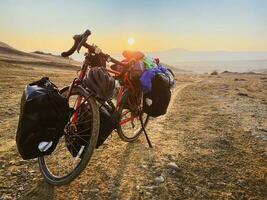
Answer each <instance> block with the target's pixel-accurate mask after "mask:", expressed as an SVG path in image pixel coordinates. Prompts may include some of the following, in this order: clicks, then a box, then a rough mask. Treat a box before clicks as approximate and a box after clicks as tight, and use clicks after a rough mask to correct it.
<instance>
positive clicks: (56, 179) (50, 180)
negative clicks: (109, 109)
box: [38, 87, 100, 185]
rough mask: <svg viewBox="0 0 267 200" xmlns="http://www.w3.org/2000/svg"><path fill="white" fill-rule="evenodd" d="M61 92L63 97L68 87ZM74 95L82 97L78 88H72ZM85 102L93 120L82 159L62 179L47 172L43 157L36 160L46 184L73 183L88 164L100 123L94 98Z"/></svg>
mask: <svg viewBox="0 0 267 200" xmlns="http://www.w3.org/2000/svg"><path fill="white" fill-rule="evenodd" d="M61 92H62V93H63V95H64V93H66V92H68V87H67V88H64V89H63V90H61ZM74 94H76V95H81V96H84V95H82V94H81V92H79V89H78V88H73V92H72V94H71V95H74ZM85 98H86V97H85ZM87 102H88V104H89V106H90V109H91V112H92V116H93V117H92V119H93V121H92V131H91V137H90V141H89V145H87V146H86V148H85V151H84V152H83V154H84V155H83V156H82V159H81V161H80V162H79V164H78V165H77V167H76V168H75V169H74V170H73V171H72V172H71V173H70V174H68V175H66V176H64V177H58V176H55V175H53V174H52V173H51V172H50V171H49V169H48V167H47V165H46V162H45V158H44V156H42V157H39V158H38V164H39V168H40V172H41V174H42V176H43V177H44V179H45V180H46V181H47V182H48V183H50V184H52V185H65V184H68V183H70V182H71V181H73V180H74V179H75V178H76V177H78V176H79V175H80V173H81V172H82V171H83V170H84V169H85V167H86V166H87V164H88V162H89V160H90V158H91V156H92V154H93V151H94V149H95V146H96V143H97V139H98V134H99V123H100V119H99V109H98V105H97V103H96V100H95V98H94V97H89V99H88V100H87ZM63 137H64V136H63Z"/></svg>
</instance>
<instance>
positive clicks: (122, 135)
mask: <svg viewBox="0 0 267 200" xmlns="http://www.w3.org/2000/svg"><path fill="white" fill-rule="evenodd" d="M129 94H130V92H129V90H125V92H124V93H123V95H122V98H121V101H120V105H119V109H118V112H119V115H120V120H121V116H122V115H121V114H122V111H123V109H124V107H125V103H126V102H127V100H128V97H129ZM143 114H145V113H143ZM145 115H146V114H145ZM138 119H139V118H138ZM148 122H149V115H146V117H145V120H144V127H146V126H147V124H148ZM122 129H123V128H122V126H121V125H118V127H117V132H118V135H119V137H120V138H121V140H123V141H124V142H134V141H136V140H137V139H138V138H139V136H140V135H141V133H142V132H143V129H142V127H140V128H139V129H138V130H137V131H136V132H135V133H134V135H133V136H131V137H129V136H127V135H126V134H125V133H124V131H123V130H122Z"/></svg>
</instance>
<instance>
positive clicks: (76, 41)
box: [61, 30, 91, 57]
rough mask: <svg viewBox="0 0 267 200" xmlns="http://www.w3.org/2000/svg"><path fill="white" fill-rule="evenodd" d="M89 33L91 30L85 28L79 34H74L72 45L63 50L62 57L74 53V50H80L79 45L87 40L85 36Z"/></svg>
mask: <svg viewBox="0 0 267 200" xmlns="http://www.w3.org/2000/svg"><path fill="white" fill-rule="evenodd" d="M90 35H91V31H89V30H86V31H85V32H84V33H83V34H81V35H74V36H73V39H74V44H73V46H72V47H71V48H70V49H69V50H68V51H65V52H62V53H61V56H62V57H68V56H70V55H71V54H73V53H74V51H75V50H78V51H79V50H80V48H81V46H82V45H83V43H84V42H85V41H86V40H87V38H88V37H89V36H90Z"/></svg>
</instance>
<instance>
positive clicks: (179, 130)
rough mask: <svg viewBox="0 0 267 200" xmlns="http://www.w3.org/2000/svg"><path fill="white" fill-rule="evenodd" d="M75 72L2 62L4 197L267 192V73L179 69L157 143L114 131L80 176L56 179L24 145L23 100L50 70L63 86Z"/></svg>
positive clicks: (155, 134) (0, 190)
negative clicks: (24, 153)
mask: <svg viewBox="0 0 267 200" xmlns="http://www.w3.org/2000/svg"><path fill="white" fill-rule="evenodd" d="M74 74H75V72H74V71H70V70H56V69H53V70H52V69H50V70H46V69H41V68H38V69H37V68H18V67H16V66H11V67H10V66H5V65H4V64H0V80H1V82H0V92H1V105H0V106H1V107H0V109H1V110H0V111H1V112H0V123H1V128H0V199H65V200H66V199H80V200H83V199H84V200H87V199H131V200H134V199H155V200H157V199H255V200H256V199H266V197H267V160H266V159H267V118H266V116H267V75H257V74H256V75H255V74H232V73H227V74H220V75H218V76H209V75H179V76H177V85H176V88H175V90H174V91H173V95H172V101H171V104H170V107H169V110H168V113H167V114H166V115H165V116H162V117H159V118H156V119H153V120H151V121H150V123H149V125H148V128H147V132H148V134H149V136H150V139H151V141H152V144H153V148H152V149H151V148H149V147H148V144H147V143H146V140H145V137H144V136H143V135H142V136H141V137H140V139H139V140H138V141H136V142H134V143H125V142H122V141H121V140H120V139H119V138H118V136H117V134H116V133H115V132H114V133H113V134H112V136H111V137H109V138H108V140H107V141H106V142H105V143H104V145H103V146H102V147H100V148H99V149H97V150H95V152H94V155H93V157H92V159H91V161H90V163H89V164H88V167H87V168H86V169H85V171H84V172H83V173H82V174H81V175H80V176H79V177H78V178H77V179H76V180H74V181H73V182H72V183H70V184H69V185H66V186H60V187H53V186H51V185H48V184H47V183H46V182H45V181H43V179H42V177H41V175H40V172H39V170H38V165H37V162H36V160H31V161H23V160H22V159H21V158H20V157H19V155H18V153H17V151H16V147H15V140H14V138H15V132H16V126H17V121H18V114H19V101H20V100H19V99H20V95H21V93H22V90H23V88H24V85H25V84H26V83H28V82H29V81H31V80H34V79H35V80H36V79H38V78H39V77H40V76H42V75H46V76H50V77H51V79H52V80H53V81H54V82H55V83H56V84H58V85H59V86H63V85H65V84H68V83H69V82H70V80H71V77H73V76H74ZM14 83H15V84H14ZM170 163H171V164H172V166H173V165H174V164H175V165H176V167H175V168H173V167H171V166H170V165H171V164H170Z"/></svg>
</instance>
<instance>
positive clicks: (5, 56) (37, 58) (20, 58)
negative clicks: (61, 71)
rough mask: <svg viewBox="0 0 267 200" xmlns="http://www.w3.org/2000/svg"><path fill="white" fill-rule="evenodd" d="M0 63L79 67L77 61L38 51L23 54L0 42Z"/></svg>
mask: <svg viewBox="0 0 267 200" xmlns="http://www.w3.org/2000/svg"><path fill="white" fill-rule="evenodd" d="M0 61H5V62H9V63H14V64H27V65H31V66H56V67H76V66H79V65H80V62H78V61H74V60H72V59H69V58H63V57H60V56H56V55H52V54H49V53H43V52H40V51H37V52H33V53H27V52H23V51H20V50H17V49H15V48H13V47H11V46H9V45H8V44H5V43H3V42H0Z"/></svg>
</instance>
